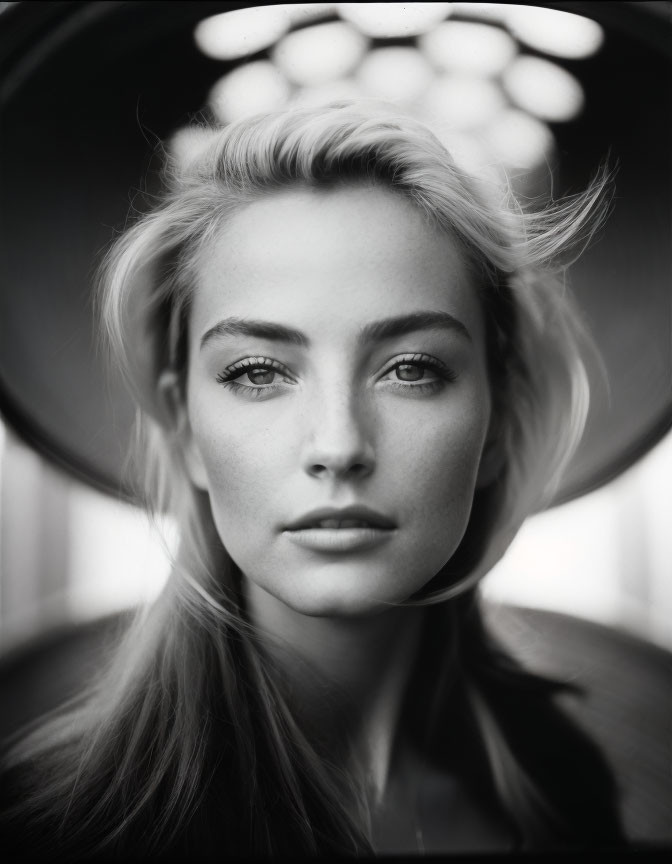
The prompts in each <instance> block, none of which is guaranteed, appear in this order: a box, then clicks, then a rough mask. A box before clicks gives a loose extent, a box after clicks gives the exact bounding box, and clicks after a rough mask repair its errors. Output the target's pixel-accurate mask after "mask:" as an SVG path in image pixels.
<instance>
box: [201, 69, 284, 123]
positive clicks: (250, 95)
mask: <svg viewBox="0 0 672 864" xmlns="http://www.w3.org/2000/svg"><path fill="white" fill-rule="evenodd" d="M290 93H291V87H290V85H289V82H288V81H287V79H286V78H285V77H284V76H283V75H282V74H281V73H280V72H279V71H278V69H276V67H275V66H274V65H273V64H272V63H270V62H269V61H268V60H257V61H256V62H254V63H246V64H245V65H244V66H239V67H238V68H237V69H234V70H233V71H232V72H229V74H228V75H225V76H224V77H223V78H220V80H219V81H218V82H217V83H216V84H215V85H214V87H213V88H212V90H211V91H210V95H209V97H208V104H209V105H210V107H211V108H212V111H213V112H214V114H215V117H216V118H217V120H219V122H220V123H231V122H233V121H234V120H239V119H240V118H241V117H249V116H250V115H252V114H258V113H261V112H263V111H273V110H275V109H277V108H280V107H282V105H284V104H285V103H286V102H287V100H288V99H289V96H290Z"/></svg>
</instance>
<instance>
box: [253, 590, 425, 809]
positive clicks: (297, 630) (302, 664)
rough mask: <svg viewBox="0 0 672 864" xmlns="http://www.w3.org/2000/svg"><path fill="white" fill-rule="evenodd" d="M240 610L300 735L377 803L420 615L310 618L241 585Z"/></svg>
mask: <svg viewBox="0 0 672 864" xmlns="http://www.w3.org/2000/svg"><path fill="white" fill-rule="evenodd" d="M246 602H247V608H248V614H249V617H250V621H251V622H252V623H253V624H254V625H255V626H256V627H257V628H258V629H259V631H260V632H261V633H262V634H263V636H264V637H265V642H266V646H267V650H268V651H269V653H270V654H271V656H272V658H273V661H274V666H275V667H276V668H277V669H278V670H279V672H280V675H281V677H282V679H283V683H284V685H285V688H286V690H287V693H288V698H289V701H290V705H291V707H292V709H293V711H294V712H295V714H296V716H297V719H298V720H299V721H300V723H301V725H302V727H303V728H304V729H305V730H306V731H307V733H308V734H309V735H311V736H313V737H315V738H317V739H319V740H320V741H321V742H322V744H323V745H324V746H325V747H326V748H327V750H328V752H329V753H330V755H332V758H334V759H335V761H336V760H339V759H340V758H346V759H350V760H354V761H355V763H356V764H357V765H358V766H359V767H360V768H361V769H363V770H364V772H365V775H366V777H367V780H368V783H369V784H370V786H371V787H372V791H373V793H374V795H375V797H376V798H378V799H379V798H382V796H383V794H384V791H385V787H386V785H387V779H388V775H389V771H390V763H391V759H392V754H393V745H394V738H395V733H396V729H397V721H398V718H399V712H400V709H401V704H402V698H403V695H404V691H405V688H406V685H407V683H408V678H409V674H410V672H411V668H412V665H413V661H414V659H415V655H416V651H417V645H418V639H419V636H420V627H421V623H422V618H423V612H424V610H423V609H420V608H413V607H399V606H397V607H392V608H390V609H389V610H387V611H384V612H380V613H378V614H375V615H369V616H361V617H318V616H308V615H303V614H301V613H299V612H296V611H295V610H293V609H291V608H289V607H288V606H286V605H285V604H284V603H282V602H281V601H280V600H278V599H277V598H275V597H273V596H271V595H270V594H268V593H267V592H265V591H264V590H263V589H260V588H259V587H258V586H256V585H255V584H254V583H251V582H248V581H247V580H246Z"/></svg>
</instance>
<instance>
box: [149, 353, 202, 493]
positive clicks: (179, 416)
mask: <svg viewBox="0 0 672 864" xmlns="http://www.w3.org/2000/svg"><path fill="white" fill-rule="evenodd" d="M157 389H158V394H159V402H160V405H161V409H162V413H163V415H164V417H165V419H166V425H167V426H168V428H169V429H171V430H172V432H173V435H174V436H175V439H176V441H177V442H178V445H179V447H180V448H181V450H182V455H183V456H184V464H185V466H186V469H187V473H188V475H189V479H190V480H191V482H192V483H193V484H194V486H196V488H197V489H201V490H202V491H204V492H205V491H207V489H208V475H207V473H206V470H205V465H204V464H203V458H202V456H201V453H200V450H199V449H198V445H197V444H196V441H195V439H194V434H193V432H192V429H191V424H190V422H189V412H188V411H187V402H186V398H185V395H184V388H183V386H182V384H181V382H180V378H179V376H178V374H177V372H174V371H172V370H168V371H164V372H162V373H161V375H160V376H159V380H158V382H157Z"/></svg>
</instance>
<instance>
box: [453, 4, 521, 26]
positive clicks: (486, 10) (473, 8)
mask: <svg viewBox="0 0 672 864" xmlns="http://www.w3.org/2000/svg"><path fill="white" fill-rule="evenodd" d="M508 5H509V4H508V3H453V9H452V14H453V15H460V16H464V17H465V18H475V19H476V20H478V21H493V22H495V23H503V22H505V21H506V14H507V8H508Z"/></svg>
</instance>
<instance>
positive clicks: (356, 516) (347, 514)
mask: <svg viewBox="0 0 672 864" xmlns="http://www.w3.org/2000/svg"><path fill="white" fill-rule="evenodd" d="M353 528H363V529H371V528H374V529H379V530H387V531H391V530H393V529H394V528H396V525H395V523H394V522H393V521H392V520H391V519H389V518H388V517H387V516H384V515H383V514H382V513H378V512H377V511H376V510H371V509H370V508H368V507H363V506H355V507H345V508H343V509H340V510H338V509H335V508H333V507H331V508H322V509H320V510H313V511H311V512H310V513H306V514H305V515H304V516H300V517H299V518H298V519H296V520H295V521H294V522H292V523H290V524H289V525H287V526H285V531H305V530H308V529H323V530H332V531H333V530H347V529H353Z"/></svg>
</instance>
